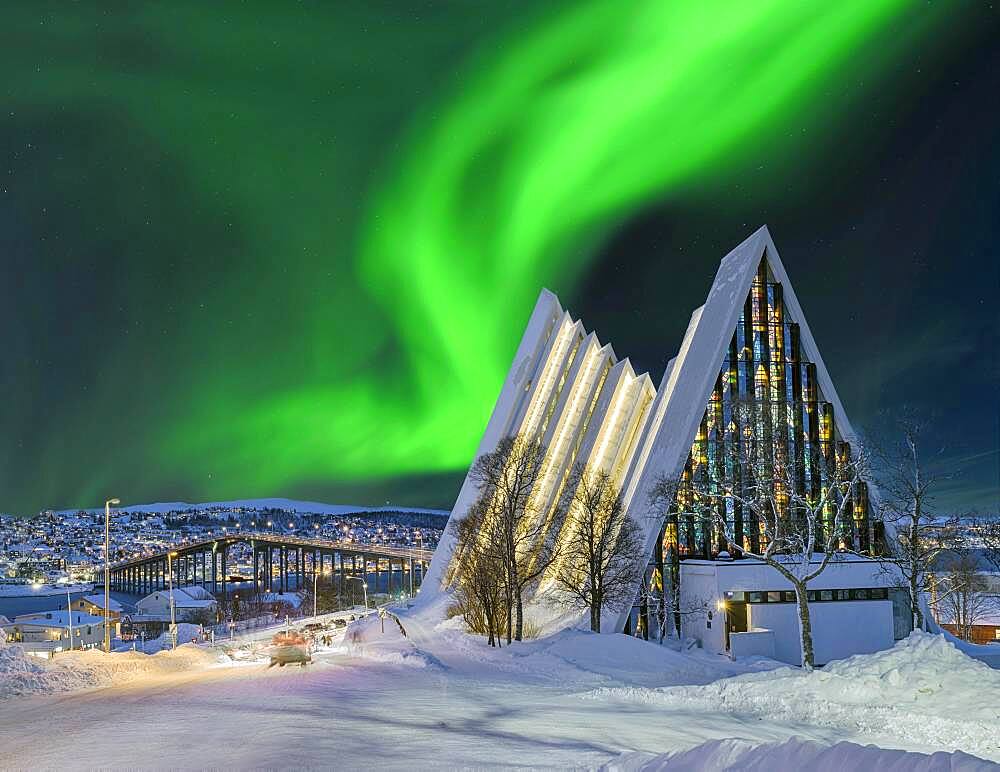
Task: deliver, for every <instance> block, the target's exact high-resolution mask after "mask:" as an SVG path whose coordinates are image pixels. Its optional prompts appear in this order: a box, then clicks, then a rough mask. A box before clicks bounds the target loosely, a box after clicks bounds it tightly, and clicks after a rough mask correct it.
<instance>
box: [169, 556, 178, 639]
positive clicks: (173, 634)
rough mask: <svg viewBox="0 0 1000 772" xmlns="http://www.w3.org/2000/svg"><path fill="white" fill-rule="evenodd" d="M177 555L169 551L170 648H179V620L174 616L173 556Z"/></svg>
mask: <svg viewBox="0 0 1000 772" xmlns="http://www.w3.org/2000/svg"><path fill="white" fill-rule="evenodd" d="M175 557H177V553H176V552H168V553H167V582H168V583H169V586H170V648H172V649H176V648H177V620H176V619H175V617H174V569H173V561H172V560H171V558H175Z"/></svg>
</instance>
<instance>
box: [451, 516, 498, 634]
mask: <svg viewBox="0 0 1000 772" xmlns="http://www.w3.org/2000/svg"><path fill="white" fill-rule="evenodd" d="M486 512H487V507H485V506H484V505H483V503H482V502H477V504H476V505H474V506H473V507H472V508H471V509H470V510H469V512H468V513H467V514H466V516H465V517H463V518H462V519H461V520H457V521H454V522H453V523H452V524H451V526H450V527H451V529H452V532H453V534H454V537H455V547H454V558H453V560H454V563H453V566H454V567H455V570H454V571H453V573H452V577H451V584H452V586H453V587H454V592H455V605H454V610H455V611H457V612H458V613H460V614H461V615H462V617H463V619H464V620H465V624H466V626H467V627H468V628H469V630H470V631H471V632H474V633H478V634H480V635H486V636H487V638H488V642H489V645H490V646H498V645H499V644H500V638H501V636H502V635H503V634H505V633H506V632H507V625H506V622H507V620H508V619H509V613H508V612H509V604H508V603H507V598H509V595H510V594H509V593H508V592H507V588H506V586H505V584H504V579H505V578H506V575H507V574H506V570H505V566H504V563H503V559H502V558H503V553H502V551H501V550H499V549H497V548H496V545H495V543H494V542H493V540H492V538H491V534H489V533H488V532H486V529H487V528H489V527H490V525H491V523H490V522H489V521H488V520H487V519H486V516H485V515H486Z"/></svg>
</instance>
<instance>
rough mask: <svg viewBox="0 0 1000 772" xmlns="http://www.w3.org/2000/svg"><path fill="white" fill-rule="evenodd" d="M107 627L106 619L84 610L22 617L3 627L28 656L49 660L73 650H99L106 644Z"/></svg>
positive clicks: (11, 639) (41, 613) (12, 640)
mask: <svg viewBox="0 0 1000 772" xmlns="http://www.w3.org/2000/svg"><path fill="white" fill-rule="evenodd" d="M104 624H105V620H104V618H103V617H99V616H93V615H92V614H87V613H84V612H82V611H73V612H69V611H39V612H36V613H32V614H20V615H19V616H16V617H14V619H13V621H12V622H9V623H7V624H3V625H2V627H3V630H4V633H5V634H6V636H7V642H8V643H16V644H18V645H20V646H21V647H23V648H24V651H25V653H27V654H31V655H33V656H36V657H41V658H45V659H47V658H50V657H51V656H52V655H53V654H56V653H58V652H61V651H69V649H70V648H73V649H94V648H97V647H99V646H100V645H101V644H102V643H103V642H104ZM71 631H72V641H73V643H72V646H71V645H70V633H71Z"/></svg>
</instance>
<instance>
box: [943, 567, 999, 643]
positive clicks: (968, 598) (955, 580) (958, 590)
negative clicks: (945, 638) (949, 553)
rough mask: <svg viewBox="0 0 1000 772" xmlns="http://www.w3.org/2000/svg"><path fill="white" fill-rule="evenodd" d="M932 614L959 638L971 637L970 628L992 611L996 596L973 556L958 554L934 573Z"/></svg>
mask: <svg viewBox="0 0 1000 772" xmlns="http://www.w3.org/2000/svg"><path fill="white" fill-rule="evenodd" d="M934 589H935V592H934V595H933V597H934V613H935V614H936V615H937V618H938V622H939V623H941V624H944V625H951V626H952V629H953V630H954V632H955V635H957V636H958V637H959V638H961V639H962V640H963V641H971V640H972V629H973V627H974V626H975V625H977V624H979V622H980V621H981V620H982V619H983V618H984V617H986V616H987V615H989V614H990V612H991V611H993V609H994V606H995V603H996V598H994V597H991V596H990V595H989V594H988V593H989V584H988V582H987V581H986V577H985V576H984V575H983V574H982V573H981V572H980V571H979V567H978V566H977V564H976V559H975V557H974V556H973V555H970V554H964V555H960V556H959V557H958V558H957V559H956V560H955V561H954V562H953V563H951V565H949V566H948V569H947V570H946V571H944V572H942V573H940V574H938V575H937V576H936V585H935V588H934Z"/></svg>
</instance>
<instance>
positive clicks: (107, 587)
mask: <svg viewBox="0 0 1000 772" xmlns="http://www.w3.org/2000/svg"><path fill="white" fill-rule="evenodd" d="M112 504H114V505H115V506H118V505H119V504H121V502H120V501H119V500H118V499H108V500H107V501H105V502H104V652H105V654H107V653H110V651H111V628H110V627H108V620H109V619H110V617H109V615H108V609H109V608H110V607H111V505H112Z"/></svg>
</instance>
